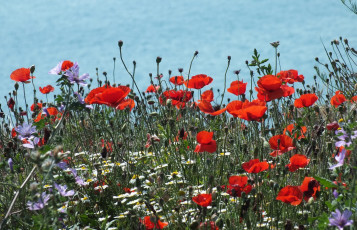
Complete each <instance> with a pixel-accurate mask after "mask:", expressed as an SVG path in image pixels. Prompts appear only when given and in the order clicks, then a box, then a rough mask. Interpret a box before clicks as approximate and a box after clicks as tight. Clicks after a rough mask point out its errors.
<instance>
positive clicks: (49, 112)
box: [34, 107, 62, 122]
mask: <svg viewBox="0 0 357 230" xmlns="http://www.w3.org/2000/svg"><path fill="white" fill-rule="evenodd" d="M51 116H53V118H52V119H51V121H52V122H55V121H56V120H59V119H61V116H62V113H60V112H59V111H58V109H57V108H56V107H48V108H45V109H43V110H42V111H41V112H40V113H39V114H38V115H37V117H36V119H35V120H34V122H39V121H40V120H42V119H44V118H45V117H51Z"/></svg>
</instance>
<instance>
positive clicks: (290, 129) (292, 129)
mask: <svg viewBox="0 0 357 230" xmlns="http://www.w3.org/2000/svg"><path fill="white" fill-rule="evenodd" d="M306 130H307V128H306V126H302V127H301V129H300V131H296V129H295V125H294V124H290V125H287V126H286V128H285V129H284V131H283V134H285V133H286V132H289V134H290V135H293V133H295V135H294V137H295V138H297V139H299V140H300V139H302V138H305V136H304V133H306ZM298 134H300V136H299V137H297V135H298Z"/></svg>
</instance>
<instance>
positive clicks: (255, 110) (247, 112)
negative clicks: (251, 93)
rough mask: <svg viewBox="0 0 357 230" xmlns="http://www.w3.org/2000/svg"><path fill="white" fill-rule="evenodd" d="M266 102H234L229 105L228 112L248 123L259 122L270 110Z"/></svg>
mask: <svg viewBox="0 0 357 230" xmlns="http://www.w3.org/2000/svg"><path fill="white" fill-rule="evenodd" d="M265 104H266V103H265V102H264V101H260V100H254V101H252V102H249V101H248V100H245V102H242V101H232V102H230V103H228V105H227V111H228V112H229V113H230V114H232V115H233V116H234V117H239V118H241V119H244V120H247V121H259V120H260V119H261V118H262V117H263V116H264V114H265V111H266V110H267V109H268V108H267V107H266V106H265Z"/></svg>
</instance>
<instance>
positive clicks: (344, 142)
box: [335, 129, 357, 148]
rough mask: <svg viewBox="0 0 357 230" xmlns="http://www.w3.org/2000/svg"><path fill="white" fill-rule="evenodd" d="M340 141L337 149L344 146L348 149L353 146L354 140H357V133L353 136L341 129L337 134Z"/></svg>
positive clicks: (354, 132) (337, 143)
mask: <svg viewBox="0 0 357 230" xmlns="http://www.w3.org/2000/svg"><path fill="white" fill-rule="evenodd" d="M335 134H336V135H338V136H337V138H338V139H339V141H337V142H336V143H335V146H336V147H337V148H339V147H341V146H343V147H348V146H350V145H351V144H352V140H353V139H356V138H357V131H353V135H349V134H348V133H346V131H345V130H343V129H340V130H337V131H336V132H335Z"/></svg>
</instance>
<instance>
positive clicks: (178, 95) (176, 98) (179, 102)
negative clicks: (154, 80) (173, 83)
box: [159, 90, 193, 109]
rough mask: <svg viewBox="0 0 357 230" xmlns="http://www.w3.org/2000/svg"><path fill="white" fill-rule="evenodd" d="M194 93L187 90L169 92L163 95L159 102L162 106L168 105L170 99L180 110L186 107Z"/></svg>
mask: <svg viewBox="0 0 357 230" xmlns="http://www.w3.org/2000/svg"><path fill="white" fill-rule="evenodd" d="M192 97H193V93H192V92H191V91H186V90H177V91H175V90H168V91H165V92H163V93H162V94H161V96H160V98H159V100H160V104H161V105H166V102H167V100H168V99H170V100H171V102H172V105H174V106H176V107H177V108H178V109H180V108H183V107H185V106H186V102H188V101H189V100H191V99H192Z"/></svg>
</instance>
